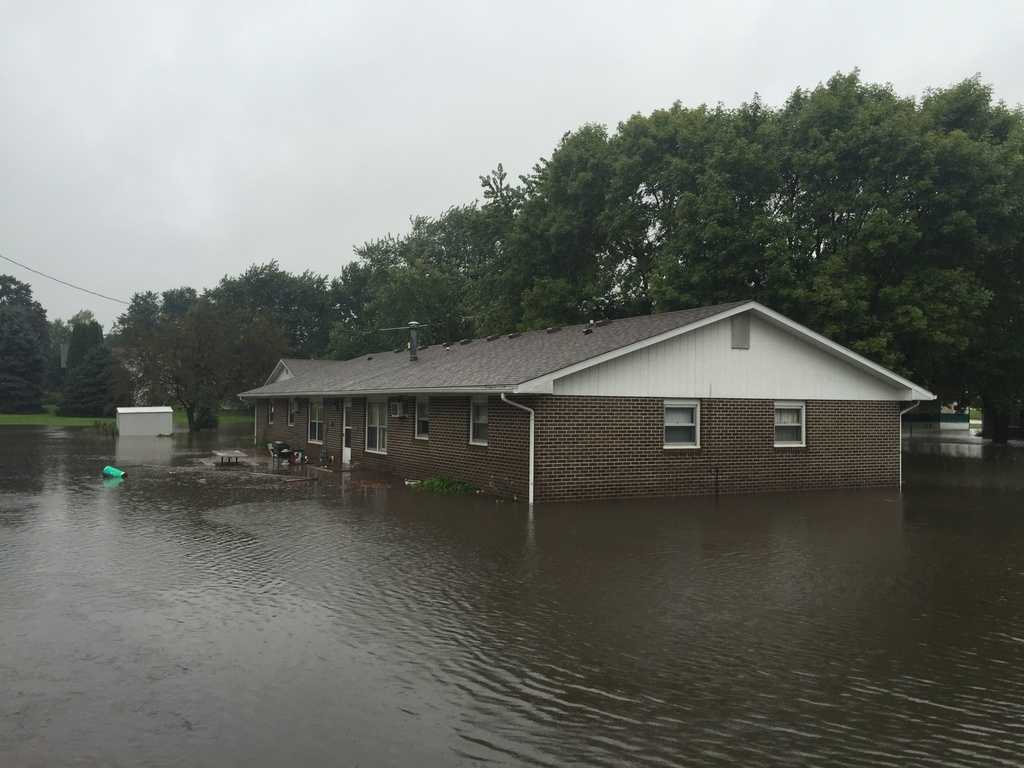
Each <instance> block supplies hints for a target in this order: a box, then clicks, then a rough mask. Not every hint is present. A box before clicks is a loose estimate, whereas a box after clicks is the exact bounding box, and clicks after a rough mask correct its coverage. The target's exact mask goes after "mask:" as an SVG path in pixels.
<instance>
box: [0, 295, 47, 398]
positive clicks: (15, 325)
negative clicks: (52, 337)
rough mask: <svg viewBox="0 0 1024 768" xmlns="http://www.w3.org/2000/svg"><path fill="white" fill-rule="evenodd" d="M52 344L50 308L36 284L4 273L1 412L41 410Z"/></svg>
mask: <svg viewBox="0 0 1024 768" xmlns="http://www.w3.org/2000/svg"><path fill="white" fill-rule="evenodd" d="M48 346H49V333H48V328H47V323H46V312H45V310H43V308H42V307H41V306H40V304H39V302H37V301H35V299H33V298H32V288H31V287H30V286H29V285H27V284H26V283H22V282H20V281H18V280H15V279H14V278H13V277H11V276H10V275H0V412H4V411H6V412H11V413H30V412H35V411H38V410H40V408H41V407H42V404H41V400H42V385H43V380H44V378H45V376H46V352H47V349H48Z"/></svg>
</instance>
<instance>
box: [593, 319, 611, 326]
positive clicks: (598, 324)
mask: <svg viewBox="0 0 1024 768" xmlns="http://www.w3.org/2000/svg"><path fill="white" fill-rule="evenodd" d="M611 324H612V321H611V320H598V321H597V322H596V323H594V325H596V326H597V327H598V328H603V327H604V326H606V325H611Z"/></svg>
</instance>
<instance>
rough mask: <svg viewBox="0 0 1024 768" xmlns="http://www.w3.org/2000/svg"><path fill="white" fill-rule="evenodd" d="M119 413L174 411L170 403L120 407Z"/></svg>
mask: <svg viewBox="0 0 1024 768" xmlns="http://www.w3.org/2000/svg"><path fill="white" fill-rule="evenodd" d="M117 412H118V413H174V409H173V408H171V406H169V405H142V406H137V407H132V408H128V407H119V408H118V409H117Z"/></svg>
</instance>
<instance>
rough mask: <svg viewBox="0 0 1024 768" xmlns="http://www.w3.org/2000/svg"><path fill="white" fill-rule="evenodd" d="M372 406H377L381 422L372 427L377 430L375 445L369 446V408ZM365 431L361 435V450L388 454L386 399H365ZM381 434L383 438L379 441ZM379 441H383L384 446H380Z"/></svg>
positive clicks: (380, 454) (383, 454) (381, 454)
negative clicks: (373, 446) (374, 446)
mask: <svg viewBox="0 0 1024 768" xmlns="http://www.w3.org/2000/svg"><path fill="white" fill-rule="evenodd" d="M372 406H379V407H380V412H381V419H382V420H381V423H379V424H377V425H376V426H375V427H374V429H375V430H377V447H376V448H370V447H369V445H370V408H371V407H372ZM364 421H365V422H366V424H365V433H364V435H363V450H365V451H366V452H367V453H375V454H377V455H378V456H387V455H388V401H387V400H367V401H366V418H365V419H364ZM382 435H383V437H384V440H383V441H381V436H382ZM381 442H383V443H384V447H383V448H381Z"/></svg>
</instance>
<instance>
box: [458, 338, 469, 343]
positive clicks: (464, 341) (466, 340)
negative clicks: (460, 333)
mask: <svg viewBox="0 0 1024 768" xmlns="http://www.w3.org/2000/svg"><path fill="white" fill-rule="evenodd" d="M471 341H472V339H463V340H462V341H460V342H459V344H469V342H471Z"/></svg>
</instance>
